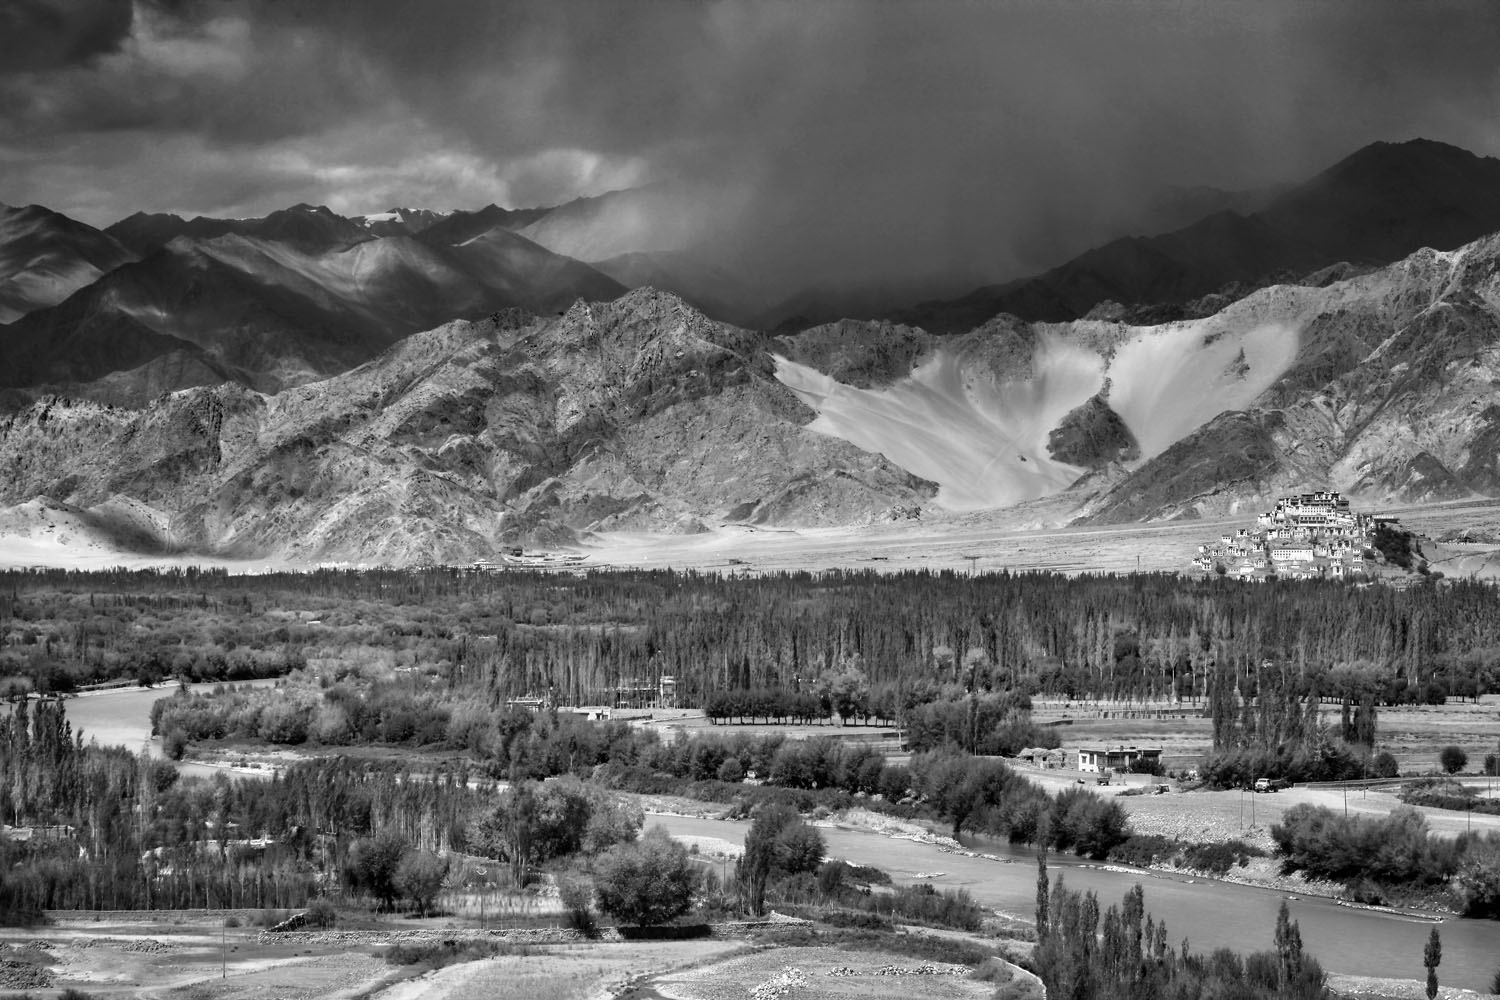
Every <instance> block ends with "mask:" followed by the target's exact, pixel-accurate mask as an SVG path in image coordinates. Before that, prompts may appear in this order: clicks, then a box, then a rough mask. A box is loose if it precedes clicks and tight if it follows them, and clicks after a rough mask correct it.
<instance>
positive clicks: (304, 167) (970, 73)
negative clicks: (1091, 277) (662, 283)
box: [0, 0, 1500, 290]
mask: <svg viewBox="0 0 1500 1000" xmlns="http://www.w3.org/2000/svg"><path fill="white" fill-rule="evenodd" d="M33 6H35V4H33ZM37 9H40V8H37ZM48 9H49V10H64V9H66V10H69V11H72V12H73V13H74V14H76V15H77V17H75V18H74V19H73V20H69V21H66V22H63V21H59V22H57V23H67V24H70V25H73V27H72V28H71V29H69V30H70V31H71V33H70V34H66V38H67V39H70V40H68V41H66V42H64V41H58V42H56V43H55V44H53V45H52V46H51V47H50V48H47V47H45V46H44V47H43V50H44V52H50V53H52V54H51V55H46V54H43V55H39V56H37V57H36V58H35V59H32V60H30V61H22V60H17V61H16V62H14V64H13V65H10V66H9V68H10V69H11V70H22V71H24V72H19V73H13V74H12V77H11V80H10V81H8V85H7V87H6V88H3V89H0V136H4V135H6V134H12V135H17V136H21V137H23V141H22V142H19V143H11V144H8V145H7V144H6V143H5V140H4V139H3V138H0V200H4V201H16V200H21V199H27V200H41V201H46V202H48V203H50V204H53V205H55V206H56V207H58V208H61V209H63V210H65V211H66V210H69V209H70V208H71V209H73V210H75V211H77V212H79V213H82V214H85V215H86V216H88V217H89V221H95V222H108V221H111V220H112V219H113V218H115V217H118V216H120V215H124V214H127V213H128V212H130V211H133V210H134V209H136V208H147V209H163V208H176V209H179V210H194V211H204V212H211V211H225V212H229V211H235V212H251V211H266V210H269V209H271V208H274V207H277V206H279V205H283V204H287V203H290V202H293V201H302V200H308V201H323V202H327V203H329V204H331V205H333V206H334V207H335V208H338V209H342V210H345V211H353V210H360V209H365V210H370V209H377V208H382V207H385V206H386V205H388V204H391V203H395V202H404V203H419V204H432V205H435V206H439V207H445V206H451V205H460V206H462V205H473V204H478V203H482V202H483V201H488V200H498V201H501V202H502V203H509V204H513V205H517V204H536V203H547V202H555V201H559V200H565V199H567V198H569V197H572V196H574V195H578V194H593V193H597V192H599V191H601V190H605V189H608V188H610V187H618V186H622V185H627V184H635V183H642V182H646V181H652V180H675V181H676V182H677V183H678V187H677V188H676V190H678V191H679V192H681V194H680V197H679V203H678V204H677V205H675V206H674V210H673V213H672V214H673V215H674V219H673V222H674V226H675V228H674V229H673V232H674V234H675V233H680V232H683V231H692V232H696V234H697V236H698V238H699V240H700V241H703V242H706V243H707V244H709V249H710V250H712V251H716V252H717V253H718V255H719V256H720V258H721V259H724V260H732V261H735V262H737V263H738V264H739V265H740V266H741V267H742V268H743V269H746V270H751V271H755V272H756V273H760V274H763V275H764V276H765V278H766V280H767V281H769V282H770V283H772V284H773V285H776V286H778V287H779V288H781V289H783V290H789V289H790V288H791V287H793V286H794V285H795V283H796V282H797V281H798V280H800V278H802V277H805V276H806V275H808V274H817V275H819V276H822V277H825V278H833V279H840V280H850V281H854V280H859V279H861V278H865V279H873V280H880V281H886V282H893V283H894V282H910V281H913V280H914V279H916V278H923V279H925V278H928V277H930V276H931V275H946V276H948V277H949V279H950V280H951V281H952V282H953V283H954V284H962V283H963V282H965V281H969V280H979V279H986V278H989V279H993V278H997V277H1003V276H1007V275H1011V274H1015V273H1019V272H1021V271H1025V270H1028V269H1032V268H1036V267H1041V266H1045V265H1047V264H1050V263H1052V262H1054V261H1056V260H1058V259H1059V258H1061V257H1064V256H1067V255H1069V254H1072V253H1075V252H1077V251H1079V250H1081V249H1083V248H1085V247H1086V246H1088V245H1091V244H1092V243H1095V242H1097V241H1099V240H1101V239H1104V238H1106V237H1108V236H1111V235H1114V234H1116V233H1119V232H1125V231H1130V230H1132V228H1134V227H1138V226H1144V225H1149V224H1150V223H1151V221H1152V220H1151V219H1150V218H1148V217H1147V213H1146V211H1145V206H1148V205H1152V204H1158V203H1159V202H1160V198H1159V194H1160V192H1161V191H1162V190H1163V189H1165V188H1171V187H1173V186H1179V185H1212V186H1218V187H1224V188H1238V187H1248V186H1258V185H1262V184H1265V183H1268V182H1272V181H1278V180H1283V179H1296V178H1301V177H1305V176H1307V175H1308V174H1310V173H1311V172H1313V171H1315V170H1317V169H1319V168H1322V167H1324V166H1327V165H1329V164H1330V163H1332V162H1334V161H1335V160H1337V159H1338V158H1340V157H1341V156H1343V155H1346V154H1347V153H1349V152H1352V151H1353V150H1354V149H1356V148H1358V147H1359V146H1361V145H1363V144H1365V143H1368V142H1371V141H1374V140H1377V139H1389V140H1399V139H1405V138H1410V137H1413V136H1417V135H1423V136H1427V137H1430V138H1436V139H1442V140H1445V141H1449V142H1453V143H1455V144H1458V145H1463V146H1466V147H1467V148H1470V149H1474V150H1476V151H1478V152H1482V153H1486V154H1489V155H1495V154H1500V125H1497V122H1500V75H1497V73H1500V70H1497V60H1496V59H1495V58H1494V52H1496V51H1500V12H1497V9H1496V8H1495V7H1494V6H1492V5H1489V4H1484V3H1456V2H1455V3H1446V2H1430V3H1420V4H1419V3H1405V2H1392V3H1386V2H1380V0H1370V2H1326V3H1319V4H1300V3H1297V4H1293V3H1262V2H1243V3H1239V2H1223V3H1187V2H1178V3H1172V2H1121V3H1108V4H1104V3H1081V2H1076V3H1067V2H1042V0H1036V2H1009V3H995V4H979V3H964V2H957V0H954V2H948V3H929V2H916V0H910V2H901V0H886V2H870V3H856V2H852V0H851V2H845V0H837V2H835V0H825V2H817V3H794V2H769V0H754V2H748V0H747V2H712V3H710V2H688V0H651V2H645V0H643V2H614V0H608V2H606V0H600V2H575V0H540V2H535V3H495V2H487V0H473V2H458V0H435V2H428V3H411V2H405V0H400V2H398V0H267V2H264V3H248V2H236V0H205V2H175V3H170V4H164V3H150V4H146V3H138V4H137V5H136V6H135V8H134V14H135V16H134V17H133V18H132V17H130V16H129V15H130V9H129V8H126V9H125V10H124V27H123V28H120V27H118V24H119V23H120V22H119V17H120V16H121V11H120V7H119V5H104V4H99V5H94V6H92V7H90V6H89V5H84V4H77V5H66V6H64V5H54V6H52V7H49V8H48ZM86 10H92V11H94V13H95V14H99V12H100V11H104V10H111V11H113V13H114V16H115V18H116V20H115V21H112V22H109V23H111V24H115V25H117V27H116V29H115V33H114V34H113V35H111V34H110V33H109V32H106V31H103V30H102V28H100V27H99V26H100V25H102V24H104V23H105V22H104V21H103V20H100V19H99V18H95V19H94V20H92V21H87V19H85V18H84V17H83V15H82V14H81V13H79V12H82V11H86ZM99 17H100V18H102V14H99ZM33 20H36V19H33ZM49 23H50V22H49ZM85 23H87V24H91V25H93V26H94V27H93V28H87V29H86V28H85V27H84V25H85ZM36 30H41V29H36ZM58 30H59V31H62V30H63V29H58ZM122 32H123V34H122ZM58 37H59V38H63V37H64V35H61V34H60V35H58ZM7 126H8V128H7ZM17 189H19V190H17ZM683 219H688V220H691V221H692V222H693V223H694V224H693V225H689V226H684V225H683V224H682V220H683ZM646 224H648V225H649V220H647V223H646ZM674 238H675V237H674Z"/></svg>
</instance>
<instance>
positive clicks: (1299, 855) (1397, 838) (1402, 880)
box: [1271, 803, 1500, 916]
mask: <svg viewBox="0 0 1500 1000" xmlns="http://www.w3.org/2000/svg"><path fill="white" fill-rule="evenodd" d="M1271 837H1272V839H1273V840H1275V841H1276V847H1277V850H1278V852H1279V853H1280V855H1281V856H1282V858H1283V864H1284V866H1285V867H1286V868H1287V869H1288V870H1293V871H1303V872H1306V873H1307V874H1308V875H1311V876H1314V877H1317V878H1326V879H1333V880H1335V881H1339V882H1343V883H1344V884H1345V885H1346V886H1347V887H1348V889H1349V891H1350V894H1351V895H1353V896H1354V897H1355V898H1357V899H1361V900H1364V901H1366V902H1381V901H1382V900H1384V899H1385V898H1387V897H1388V895H1389V894H1390V893H1392V892H1402V891H1406V890H1410V889H1419V890H1420V889H1424V888H1426V889H1440V888H1442V887H1445V886H1446V887H1448V888H1450V889H1451V890H1452V892H1453V895H1454V897H1455V901H1456V903H1457V905H1458V907H1459V909H1460V910H1462V911H1463V912H1464V913H1466V914H1468V915H1470V916H1500V834H1494V833H1491V834H1488V835H1482V834H1460V835H1459V836H1457V837H1455V838H1453V839H1452V840H1447V839H1445V838H1442V837H1434V836H1431V835H1430V834H1429V832H1428V829H1427V819H1426V817H1424V816H1423V815H1422V814H1421V813H1420V812H1418V811H1417V810H1415V809H1411V808H1406V807H1402V808H1398V809H1396V810H1395V811H1394V812H1392V813H1391V814H1390V815H1389V816H1383V817H1365V816H1358V815H1355V816H1341V815H1339V814H1338V813H1335V812H1333V811H1332V810H1329V809H1326V808H1324V807H1322V806H1312V805H1308V804H1306V803H1304V804H1302V805H1297V806H1293V807H1292V808H1290V809H1288V810H1287V811H1286V812H1285V813H1284V814H1283V815H1282V818H1281V822H1280V823H1278V824H1275V825H1273V826H1272V827H1271Z"/></svg>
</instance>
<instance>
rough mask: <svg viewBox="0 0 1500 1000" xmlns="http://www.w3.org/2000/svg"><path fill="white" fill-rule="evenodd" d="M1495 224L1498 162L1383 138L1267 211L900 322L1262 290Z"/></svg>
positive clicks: (1091, 259)
mask: <svg viewBox="0 0 1500 1000" xmlns="http://www.w3.org/2000/svg"><path fill="white" fill-rule="evenodd" d="M1497 229H1500V160H1496V159H1493V158H1488V157H1479V156H1475V155H1474V154H1473V153H1470V152H1468V151H1466V150H1463V149H1459V148H1457V147H1455V146H1449V145H1445V144H1443V143H1440V142H1432V141H1429V140H1425V139H1415V140H1412V141H1410V142H1403V143H1383V142H1379V143H1375V144H1373V145H1371V146H1367V147H1365V148H1364V149H1361V150H1359V151H1358V152H1356V153H1354V154H1353V155H1352V156H1350V157H1348V158H1347V159H1345V160H1342V161H1341V162H1339V163H1337V164H1335V165H1334V166H1333V167H1331V168H1329V169H1328V170H1326V171H1324V172H1323V173H1321V174H1319V175H1318V176H1317V177H1314V178H1313V179H1312V180H1310V181H1308V182H1307V183H1305V184H1301V185H1298V186H1296V187H1294V188H1291V189H1289V190H1287V191H1285V192H1284V193H1282V194H1281V195H1279V196H1278V197H1276V198H1275V199H1274V200H1272V201H1271V203H1270V204H1269V205H1267V206H1266V207H1265V208H1263V209H1260V210H1259V211H1254V212H1251V213H1249V214H1244V215H1242V214H1238V213H1237V212H1234V211H1221V212H1217V213H1215V214H1213V215H1209V216H1207V217H1205V218H1203V219H1201V220H1199V221H1198V222H1195V223H1193V224H1191V225H1189V226H1186V227H1185V228H1182V229H1178V230H1176V231H1174V232H1170V233H1166V234H1164V235H1161V236H1152V237H1131V238H1128V239H1121V240H1115V241H1114V242H1111V243H1107V244H1105V245H1104V246H1101V247H1098V248H1097V249H1094V250H1090V251H1088V252H1087V253H1085V254H1082V255H1081V256H1079V257H1077V258H1075V259H1073V260H1071V261H1068V262H1067V263H1066V264H1063V265H1061V266H1060V267H1056V268H1053V269H1052V270H1050V271H1047V272H1046V273H1044V274H1041V275H1038V276H1036V277H1034V278H1026V279H1022V280H1019V281H1013V282H1010V283H1007V284H1003V285H994V286H989V287H985V288H980V289H977V290H975V291H973V292H971V293H969V294H968V295H965V296H963V297H962V298H958V299H954V300H951V301H934V302H925V303H922V304H921V305H918V306H915V307H913V308H911V309H907V310H903V311H900V312H898V313H896V314H895V319H897V320H898V321H899V322H903V323H908V324H911V325H914V326H920V327H923V328H924V329H927V330H930V331H933V332H939V333H948V332H961V331H964V330H969V329H972V328H974V327H975V326H978V325H979V324H981V323H983V322H984V321H986V320H988V319H989V318H990V317H992V316H994V315H996V314H998V313H1001V312H1005V313H1010V314H1012V315H1015V316H1020V317H1022V318H1025V319H1037V320H1049V321H1059V320H1067V319H1076V318H1079V317H1082V316H1085V315H1087V314H1088V313H1089V311H1090V310H1091V309H1093V308H1094V307H1096V306H1098V305H1099V304H1100V303H1105V302H1113V303H1119V304H1124V305H1134V304H1141V303H1150V304H1162V303H1172V304H1182V303H1189V302H1191V301H1192V300H1194V299H1198V298H1200V297H1202V296H1207V295H1210V294H1211V293H1214V292H1218V291H1220V290H1221V289H1223V288H1224V287H1225V286H1228V285H1233V284H1235V283H1240V284H1242V285H1245V286H1248V287H1256V286H1260V285H1264V284H1268V283H1271V282H1273V281H1275V280H1285V279H1287V278H1289V277H1293V276H1297V275H1301V274H1304V273H1307V272H1310V271H1314V270H1316V269H1319V268H1323V267H1327V266H1329V265H1331V264H1336V263H1339V262H1349V263H1352V264H1356V265H1380V264H1386V263H1389V262H1390V261H1393V260H1396V259H1399V258H1400V257H1403V256H1405V255H1406V254H1409V253H1411V252H1413V251H1415V250H1418V249H1420V248H1422V247H1434V248H1436V249H1441V250H1451V249H1453V248H1454V247H1457V246H1460V245H1462V244H1464V243H1466V242H1468V241H1470V240H1474V239H1477V238H1479V237H1480V236H1483V235H1485V234H1487V233H1491V232H1494V231H1495V230H1497ZM1244 290H1247V289H1241V290H1240V291H1241V292H1243V291H1244ZM1202 311H1203V310H1199V312H1202ZM1208 311H1211V308H1210V309H1209V310H1208ZM1177 315H1179V316H1180V315H1183V313H1182V312H1178V313H1177Z"/></svg>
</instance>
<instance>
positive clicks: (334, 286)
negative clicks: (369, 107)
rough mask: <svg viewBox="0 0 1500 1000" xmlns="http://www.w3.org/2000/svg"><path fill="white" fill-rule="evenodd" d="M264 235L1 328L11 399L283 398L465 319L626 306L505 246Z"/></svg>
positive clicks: (333, 231) (538, 253) (563, 267)
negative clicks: (410, 337) (170, 394)
mask: <svg viewBox="0 0 1500 1000" xmlns="http://www.w3.org/2000/svg"><path fill="white" fill-rule="evenodd" d="M257 221H258V224H257V226H256V227H255V228H256V229H257V231H260V232H266V233H272V234H274V235H273V236H248V235H243V234H239V233H229V234H226V235H221V236H217V237H214V238H209V239H204V238H201V237H198V238H195V237H192V236H179V237H177V238H176V239H174V240H173V241H172V242H171V243H169V244H168V245H167V246H166V247H165V248H163V249H161V250H159V251H157V252H155V253H152V254H151V255H150V256H148V257H146V258H145V259H143V260H140V261H138V262H135V263H132V264H128V265H125V266H123V267H120V268H117V269H116V270H114V271H112V272H110V273H109V274H107V275H105V276H104V277H103V278H102V279H100V280H99V281H97V282H95V283H94V284H92V285H90V286H88V287H86V288H84V289H81V290H80V291H78V292H76V293H75V294H74V295H72V296H71V297H70V298H68V299H67V300H66V301H64V302H62V303H60V304H58V305H56V306H53V307H51V308H48V309H42V310H39V311H36V312H32V313H30V314H28V315H26V316H24V317H22V318H21V319H19V320H17V321H16V322H15V323H12V324H10V325H9V326H3V327H0V388H3V387H12V388H31V389H34V390H41V391H66V392H67V393H69V394H72V395H82V396H87V397H90V398H97V399H104V400H108V401H111V402H116V403H121V404H127V405H138V404H140V403H143V402H144V401H145V400H147V399H149V398H151V397H152V396H154V395H155V394H157V393H159V392H162V391H166V390H169V389H177V388H182V387H184V386H186V385H200V384H211V383H214V382H218V381H221V380H223V379H225V378H233V379H235V380H237V381H240V382H242V383H244V384H245V385H248V386H251V387H254V388H257V389H261V390H264V391H275V390H277V389H280V388H282V387H285V386H288V385H296V384H300V383H302V382H307V381H310V380H312V379H317V378H322V377H326V376H328V375H331V374H335V373H337V372H341V371H345V370H347V369H349V368H351V367H353V366H354V365H357V364H360V363H361V362H363V361H365V360H367V359H369V358H370V357H372V356H374V355H375V354H376V353H378V352H379V351H381V350H384V349H385V348H386V347H389V346H390V345H391V344H392V343H394V342H395V341H397V340H399V339H400V338H401V337H403V336H406V335H407V334H410V333H413V332H416V331H418V330H424V329H429V328H431V327H433V326H436V325H438V324H440V323H443V322H445V321H447V320H451V319H454V318H460V317H465V318H469V317H478V316H483V315H485V314H487V313H490V312H494V311H495V310H497V309H503V308H508V307H514V306H519V307H524V308H527V309H532V310H535V311H538V312H542V313H550V312H557V311H560V310H562V309H564V308H566V307H567V306H568V305H570V304H571V303H572V302H573V301H574V300H575V299H578V298H583V299H589V300H598V299H609V298H614V297H616V296H618V295H620V294H621V293H623V292H624V288H623V287H621V286H620V285H619V284H617V283H616V282H614V281H613V280H611V279H609V278H607V277H605V276H604V275H602V274H600V273H598V272H597V271H594V270H593V269H592V268H589V267H588V266H586V265H584V264H580V263H579V262H577V261H571V260H568V259H566V258H563V257H559V256H558V255H556V254H553V253H551V252H549V251H547V250H544V249H542V248H541V247H538V246H536V245H535V244H533V243H531V242H529V241H528V240H526V239H524V238H523V237H520V236H517V235H515V234H513V233H507V232H503V231H501V232H497V233H493V234H491V235H489V236H486V237H481V238H479V239H477V240H472V241H470V242H469V243H467V244H464V245H462V246H458V247H435V246H432V245H430V244H428V243H425V242H422V241H419V240H417V239H415V238H412V237H407V236H392V237H383V238H371V237H369V236H368V234H364V233H362V232H361V233H360V234H359V235H360V238H359V239H358V240H356V241H354V242H351V243H344V242H343V240H342V237H343V236H344V235H347V231H346V230H345V228H344V226H343V225H341V224H340V223H341V222H342V223H345V224H348V225H351V226H352V224H349V223H347V220H339V219H338V217H336V216H335V217H333V218H332V219H331V220H330V219H329V218H328V216H326V215H325V214H324V210H303V209H295V210H291V211H289V212H285V213H274V214H273V215H271V216H267V218H266V219H264V220H257ZM330 242H332V243H334V244H335V245H334V246H333V247H331V248H328V247H326V246H325V245H326V244H328V243H330Z"/></svg>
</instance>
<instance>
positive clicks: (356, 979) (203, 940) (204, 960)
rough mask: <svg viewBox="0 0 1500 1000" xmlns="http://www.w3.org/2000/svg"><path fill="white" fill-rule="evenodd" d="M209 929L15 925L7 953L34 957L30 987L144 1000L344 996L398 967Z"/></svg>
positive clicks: (361, 955) (249, 933)
mask: <svg viewBox="0 0 1500 1000" xmlns="http://www.w3.org/2000/svg"><path fill="white" fill-rule="evenodd" d="M205 931H206V928H201V927H200V928H196V929H193V928H189V927H187V926H186V925H184V926H183V927H180V928H166V927H151V926H149V925H147V924H145V923H142V924H137V925H122V924H106V925H99V926H98V927H97V929H93V928H90V929H80V928H77V927H73V928H69V927H54V928H46V929H41V930H38V931H30V932H19V931H18V932H13V933H11V934H7V935H6V938H7V939H8V940H10V941H11V942H12V945H11V947H8V948H7V949H6V950H7V952H11V951H16V952H17V953H18V954H19V953H20V948H18V946H24V950H25V952H26V953H27V955H28V958H29V959H30V960H31V961H30V962H29V964H30V965H31V966H32V968H31V970H30V973H29V974H30V975H31V977H32V978H30V979H29V980H27V981H26V982H22V981H21V980H19V979H17V978H14V974H15V973H18V972H19V971H21V970H18V969H13V968H11V965H12V964H13V963H10V962H7V963H6V972H7V973H10V974H12V975H11V976H10V977H9V978H7V979H6V985H8V986H11V987H25V988H27V989H46V988H52V989H62V988H67V987H72V988H76V989H79V990H82V991H84V992H86V993H89V994H92V995H93V996H96V997H99V998H113V997H132V998H141V1000H154V998H162V1000H260V998H276V1000H314V998H318V1000H343V998H348V997H353V996H355V995H357V994H361V993H363V992H365V991H366V990H367V989H368V988H370V987H371V986H373V985H376V984H378V982H379V981H380V980H381V979H383V978H384V977H386V976H388V975H390V974H391V972H392V970H391V968H390V967H389V966H387V965H386V964H385V962H384V961H382V960H381V959H379V958H375V957H373V956H372V955H371V954H370V953H369V952H368V951H352V952H351V951H348V950H346V949H337V950H335V949H333V948H320V949H311V948H307V947H301V948H298V947H295V946H291V945H281V944H276V945H262V944H260V943H258V941H257V938H258V936H259V933H260V932H259V929H258V928H255V929H250V928H234V929H231V930H230V931H229V932H228V933H227V934H226V935H225V936H224V937H223V938H221V937H220V934H219V933H218V932H217V930H216V931H215V932H213V933H206V932H205Z"/></svg>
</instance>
